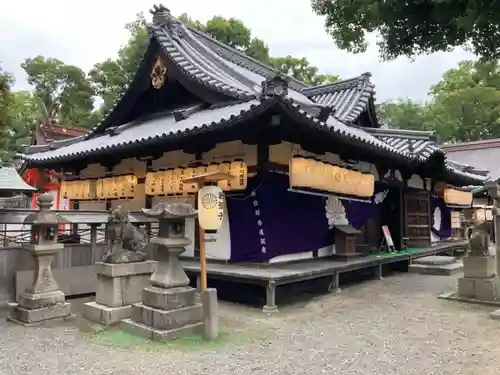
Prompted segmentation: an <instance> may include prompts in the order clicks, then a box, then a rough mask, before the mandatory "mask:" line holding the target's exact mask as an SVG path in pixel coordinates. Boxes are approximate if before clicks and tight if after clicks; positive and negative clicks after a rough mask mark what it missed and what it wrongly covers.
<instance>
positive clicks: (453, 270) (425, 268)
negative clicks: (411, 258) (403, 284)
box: [408, 261, 463, 276]
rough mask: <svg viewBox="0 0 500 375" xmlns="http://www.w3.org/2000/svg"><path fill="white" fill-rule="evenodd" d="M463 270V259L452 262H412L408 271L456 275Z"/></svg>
mask: <svg viewBox="0 0 500 375" xmlns="http://www.w3.org/2000/svg"><path fill="white" fill-rule="evenodd" d="M462 271H463V264H462V262H461V261H455V263H451V264H435V265H433V264H417V263H414V264H411V265H410V266H409V267H408V272H411V273H420V274H425V275H444V276H449V275H454V274H457V273H460V272H462Z"/></svg>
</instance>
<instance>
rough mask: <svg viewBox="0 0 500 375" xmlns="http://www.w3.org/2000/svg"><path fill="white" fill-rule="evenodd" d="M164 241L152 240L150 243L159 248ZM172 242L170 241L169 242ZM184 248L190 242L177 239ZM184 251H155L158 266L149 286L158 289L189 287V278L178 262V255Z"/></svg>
mask: <svg viewBox="0 0 500 375" xmlns="http://www.w3.org/2000/svg"><path fill="white" fill-rule="evenodd" d="M163 240H164V239H158V238H153V239H152V240H151V243H156V244H158V245H160V246H165V245H164V244H163V242H164V241H163ZM171 241H172V240H171ZM176 241H177V242H181V243H182V244H183V245H184V246H185V245H188V244H189V243H191V241H190V240H188V239H186V241H184V239H183V238H181V239H177V240H176ZM184 251H185V249H184V247H163V248H161V247H160V248H159V251H157V254H156V256H157V259H158V266H157V267H156V270H155V272H154V273H153V275H152V276H151V285H153V286H156V287H159V288H165V289H168V288H177V287H181V286H188V285H189V278H188V277H187V275H186V272H185V271H184V268H183V267H182V264H181V263H180V261H179V255H180V254H182V253H183V252H184Z"/></svg>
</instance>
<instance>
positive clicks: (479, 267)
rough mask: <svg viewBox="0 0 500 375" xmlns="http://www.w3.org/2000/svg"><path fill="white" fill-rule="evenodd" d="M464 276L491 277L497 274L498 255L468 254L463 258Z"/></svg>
mask: <svg viewBox="0 0 500 375" xmlns="http://www.w3.org/2000/svg"><path fill="white" fill-rule="evenodd" d="M463 264H464V277H466V278H477V279H489V278H491V277H493V276H495V275H496V267H497V266H496V257H495V256H487V257H475V256H467V257H464V258H463Z"/></svg>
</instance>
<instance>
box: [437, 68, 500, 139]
mask: <svg viewBox="0 0 500 375" xmlns="http://www.w3.org/2000/svg"><path fill="white" fill-rule="evenodd" d="M430 94H431V97H432V103H433V105H432V114H433V116H434V118H435V123H436V129H437V130H438V131H439V132H440V133H442V134H443V137H445V138H446V139H447V140H450V141H451V140H455V141H474V140H479V139H487V138H499V137H500V67H499V65H498V62H497V61H494V62H480V61H463V62H461V63H459V65H458V67H457V68H454V69H450V70H448V71H447V72H445V73H444V75H443V78H442V79H441V81H440V82H439V83H437V84H436V85H434V86H433V87H431V89H430Z"/></svg>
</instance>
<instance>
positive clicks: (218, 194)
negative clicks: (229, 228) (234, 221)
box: [198, 186, 224, 233]
mask: <svg viewBox="0 0 500 375" xmlns="http://www.w3.org/2000/svg"><path fill="white" fill-rule="evenodd" d="M223 218H224V193H223V192H222V189H221V188H220V187H218V186H205V187H203V188H201V189H200V190H199V191H198V221H199V223H200V227H202V228H203V229H204V230H205V231H206V232H208V233H210V232H212V233H214V232H216V231H217V230H218V229H219V228H220V227H221V226H222V220H223Z"/></svg>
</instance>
